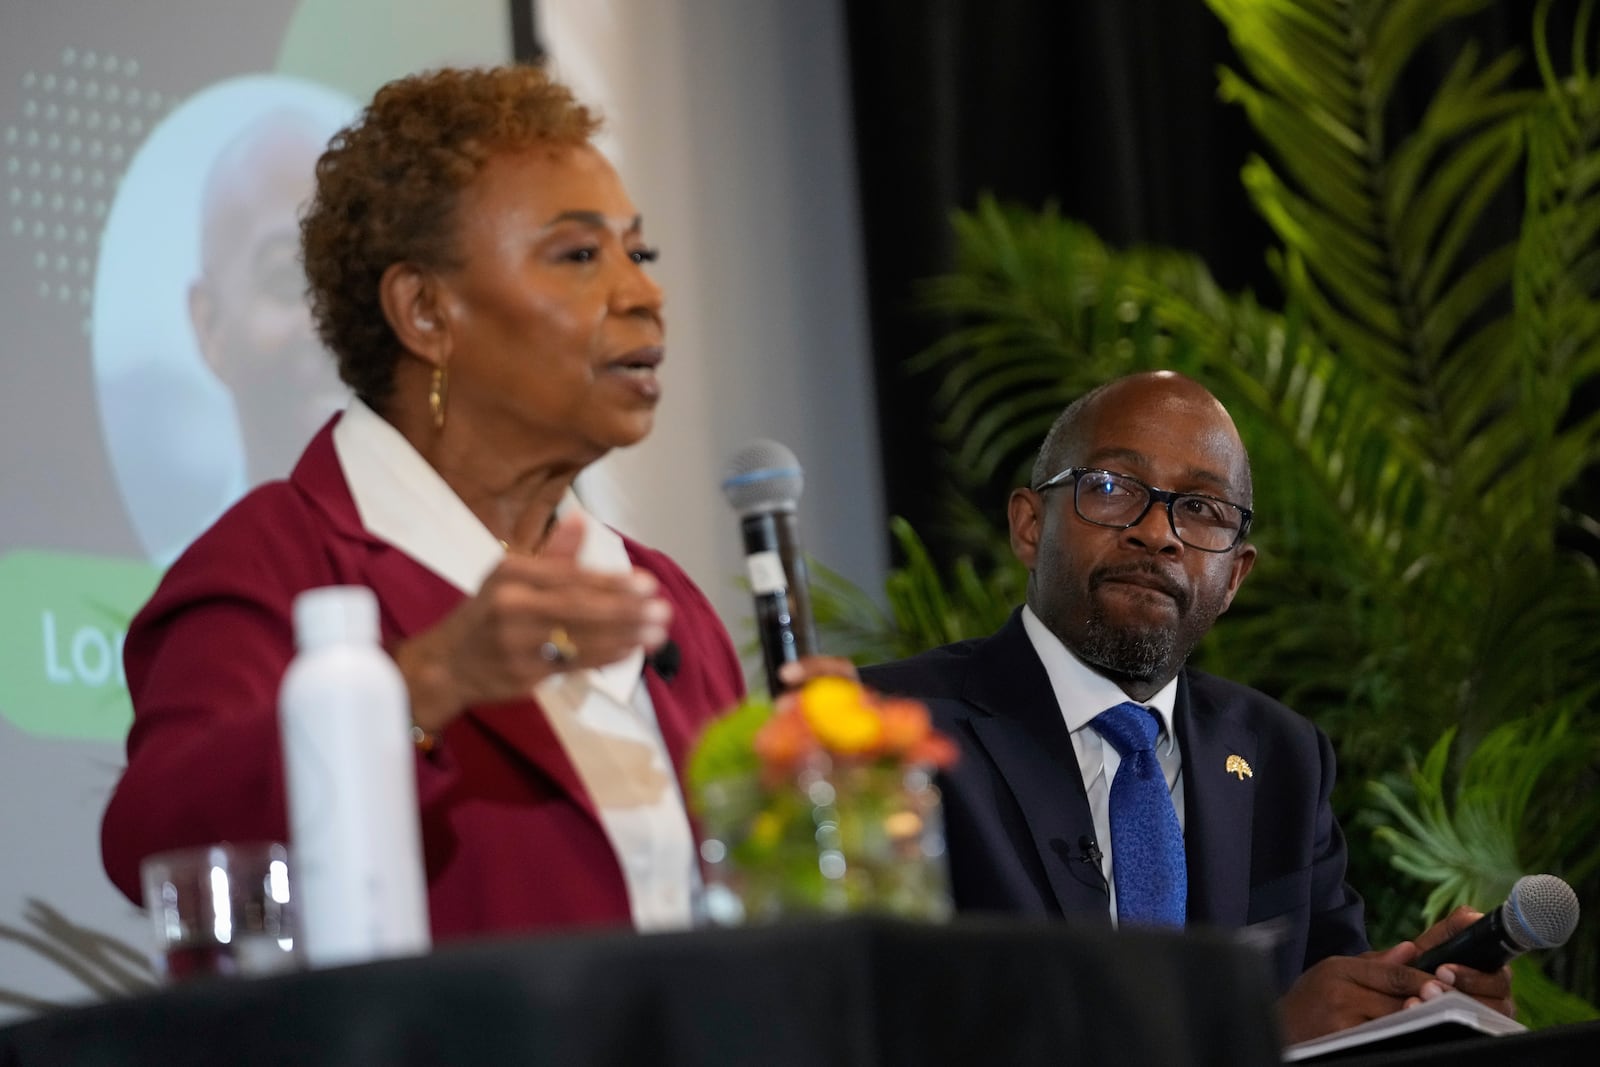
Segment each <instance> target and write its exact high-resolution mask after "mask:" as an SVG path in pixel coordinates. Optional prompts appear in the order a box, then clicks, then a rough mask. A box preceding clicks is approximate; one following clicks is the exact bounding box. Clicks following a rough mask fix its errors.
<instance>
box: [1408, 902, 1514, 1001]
mask: <svg viewBox="0 0 1600 1067" xmlns="http://www.w3.org/2000/svg"><path fill="white" fill-rule="evenodd" d="M1481 918H1483V912H1481V911H1474V910H1473V909H1472V908H1469V907H1467V906H1466V905H1462V906H1461V907H1459V908H1457V909H1456V910H1455V911H1453V912H1451V913H1450V914H1449V915H1446V916H1445V917H1444V918H1443V919H1440V920H1439V921H1438V922H1436V923H1434V924H1433V925H1432V926H1430V927H1428V929H1427V930H1425V931H1424V932H1423V933H1422V934H1420V935H1419V936H1418V937H1417V940H1416V952H1415V953H1413V954H1412V955H1411V956H1409V957H1407V962H1410V960H1412V959H1415V958H1416V957H1417V956H1420V955H1422V953H1424V952H1426V951H1428V950H1429V949H1431V948H1433V947H1434V946H1436V945H1442V944H1444V943H1445V942H1446V941H1448V940H1450V939H1451V938H1452V937H1455V936H1456V935H1457V934H1459V933H1461V931H1463V930H1465V929H1466V928H1467V927H1469V926H1471V925H1472V924H1473V923H1475V922H1477V921H1478V920H1479V919H1481ZM1397 947H1398V946H1397ZM1434 974H1435V975H1436V976H1437V977H1438V979H1439V981H1441V982H1443V983H1444V984H1445V985H1447V986H1450V987H1452V988H1454V989H1456V990H1457V991H1459V992H1462V993H1465V994H1466V995H1467V996H1469V997H1472V998H1474V999H1475V1000H1480V1001H1482V1002H1483V1003H1484V1004H1485V1005H1486V1006H1488V1007H1491V1008H1493V1009H1494V1010H1495V1011H1497V1012H1499V1013H1500V1014H1501V1015H1509V1016H1511V1017H1512V1018H1515V1017H1516V1014H1517V1006H1516V1004H1515V1003H1514V1002H1513V1001H1512V999H1511V968H1510V967H1502V968H1500V969H1499V970H1498V971H1479V970H1474V969H1473V968H1471V967H1465V966H1462V965H1461V964H1459V963H1446V964H1444V965H1442V966H1441V967H1439V969H1438V970H1437V971H1435V972H1434Z"/></svg>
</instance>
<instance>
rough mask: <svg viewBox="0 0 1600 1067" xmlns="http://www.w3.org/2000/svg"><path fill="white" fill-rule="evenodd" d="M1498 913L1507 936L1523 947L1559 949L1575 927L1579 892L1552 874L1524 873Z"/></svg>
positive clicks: (1576, 926) (1576, 925)
mask: <svg viewBox="0 0 1600 1067" xmlns="http://www.w3.org/2000/svg"><path fill="white" fill-rule="evenodd" d="M1500 914H1501V917H1502V918H1503V919H1504V920H1505V931H1506V936H1507V937H1509V938H1511V940H1513V941H1515V942H1516V943H1517V944H1518V945H1520V946H1521V947H1522V948H1524V949H1533V948H1558V947H1560V946H1561V945H1564V944H1566V943H1567V938H1569V937H1571V936H1572V931H1574V930H1576V929H1577V928H1578V894H1576V893H1574V892H1573V891H1572V887H1571V886H1570V885H1568V884H1567V883H1565V882H1563V881H1562V880H1561V879H1559V878H1557V877H1556V876H1555V875H1553V874H1530V875H1525V876H1524V877H1522V878H1518V879H1517V884H1516V885H1514V886H1512V887H1511V894H1510V895H1509V896H1507V897H1506V903H1505V908H1504V909H1503V910H1502V911H1501V913H1500Z"/></svg>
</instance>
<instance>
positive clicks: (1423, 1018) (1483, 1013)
mask: <svg viewBox="0 0 1600 1067" xmlns="http://www.w3.org/2000/svg"><path fill="white" fill-rule="evenodd" d="M1436 1026H1437V1027H1464V1028H1465V1030H1464V1031H1458V1032H1457V1033H1456V1034H1454V1035H1446V1034H1444V1033H1441V1034H1440V1035H1439V1040H1441V1041H1447V1040H1449V1039H1450V1037H1451V1036H1456V1037H1476V1036H1478V1035H1479V1034H1519V1033H1522V1032H1524V1031H1525V1030H1527V1029H1528V1028H1527V1027H1526V1026H1523V1025H1522V1024H1521V1023H1519V1022H1517V1020H1515V1019H1512V1018H1510V1017H1509V1016H1505V1015H1501V1014H1500V1013H1499V1012H1497V1011H1495V1010H1494V1009H1493V1008H1490V1007H1486V1006H1484V1005H1483V1004H1480V1003H1479V1002H1478V1001H1476V1000H1473V999H1472V998H1471V997H1469V996H1467V995H1466V994H1465V993H1457V992H1456V991H1455V990H1453V989H1452V990H1449V991H1448V992H1446V993H1445V994H1444V995H1443V996H1440V997H1435V998H1434V999H1432V1000H1425V1001H1423V1002H1422V1003H1421V1004H1418V1005H1417V1006H1416V1007H1414V1008H1404V1009H1402V1010H1400V1011H1397V1012H1394V1013H1393V1014H1391V1015H1385V1016H1384V1017H1383V1018H1381V1019H1373V1020H1371V1021H1370V1022H1364V1023H1362V1024H1360V1025H1359V1026H1352V1027H1350V1028H1349V1029H1347V1030H1340V1031H1338V1032H1337V1033H1332V1034H1327V1035H1325V1036H1323V1037H1316V1038H1312V1039H1311V1040H1310V1041H1302V1042H1300V1043H1299V1044H1298V1045H1290V1046H1289V1047H1288V1048H1286V1049H1284V1050H1283V1061H1284V1062H1285V1063H1293V1062H1295V1061H1296V1060H1309V1059H1313V1058H1315V1057H1317V1056H1322V1055H1326V1054H1327V1053H1330V1052H1337V1051H1338V1050H1340V1049H1346V1048H1356V1047H1357V1046H1360V1045H1370V1044H1374V1043H1376V1042H1380V1041H1387V1040H1389V1039H1391V1038H1395V1037H1399V1036H1400V1035H1402V1034H1414V1033H1416V1032H1417V1031H1419V1030H1426V1029H1428V1028H1430V1027H1436Z"/></svg>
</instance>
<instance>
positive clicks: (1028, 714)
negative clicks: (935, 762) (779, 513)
mask: <svg viewBox="0 0 1600 1067" xmlns="http://www.w3.org/2000/svg"><path fill="white" fill-rule="evenodd" d="M1157 487H1159V488H1157ZM1251 500H1252V493H1251V481H1250V466H1249V459H1248V457H1247V455H1246V454H1245V449H1244V445H1243V443H1242V442H1241V441H1240V439H1239V435H1238V432H1237V431H1236V430H1235V428H1234V425H1233V421H1232V419H1231V418H1229V416H1228V413H1227V411H1226V410H1225V409H1224V408H1223V407H1222V405H1221V404H1220V403H1219V402H1218V401H1217V400H1216V398H1215V397H1213V396H1212V395H1211V394H1210V393H1209V392H1207V391H1206V390H1205V389H1204V388H1203V387H1201V386H1200V385H1198V384H1197V383H1195V382H1194V381H1192V380H1190V379H1188V378H1185V377H1182V376H1180V375H1176V374H1172V373H1169V372H1159V373H1153V374H1140V375H1134V376H1132V377H1128V378H1122V379H1119V380H1117V381H1113V382H1110V383H1108V384H1106V385H1103V386H1101V387H1099V388H1098V389H1095V390H1094V391H1092V392H1090V393H1088V394H1087V395H1085V396H1084V397H1082V398H1081V399H1079V400H1078V401H1077V402H1075V403H1074V404H1072V405H1071V406H1070V407H1068V408H1067V410H1066V411H1064V412H1063V413H1062V415H1061V417H1060V418H1059V419H1057V420H1056V423H1055V425H1054V426H1053V427H1052V428H1051V430H1050V433H1049V435H1048V436H1047V437H1046V438H1045V441H1044V444H1043V447H1042V448H1041V449H1040V452H1039V458H1038V461H1037V463H1036V464H1035V466H1034V470H1033V477H1032V481H1031V486H1030V487H1029V488H1024V489H1017V490H1015V491H1013V493H1012V494H1011V498H1010V505H1009V518H1010V524H1011V545H1012V549H1013V550H1014V551H1015V552H1016V554H1017V557H1018V558H1019V559H1020V560H1022V562H1023V563H1024V564H1025V565H1026V566H1027V568H1028V570H1029V573H1030V577H1029V581H1028V594H1027V604H1026V605H1025V606H1024V607H1022V608H1020V609H1019V610H1018V611H1017V612H1016V613H1014V614H1013V615H1012V617H1011V618H1010V620H1009V621H1008V622H1007V623H1006V624H1005V625H1004V626H1002V627H1001V628H1000V630H999V631H998V632H997V633H995V634H993V635H992V636H990V637H987V638H982V639H978V640H972V641H965V642H961V643H959V644H955V645H948V646H945V647H943V648H938V649H934V650H933V651H931V652H928V653H925V654H923V655H920V656H917V657H914V658H912V659H908V660H902V661H900V662H897V663H889V664H883V665H880V666H877V667H872V668H868V669H866V670H864V671H863V672H862V677H863V680H864V681H865V682H866V683H867V684H869V685H871V686H873V687H874V688H877V689H880V690H883V691H886V692H891V693H899V694H903V695H907V696H913V697H917V698H920V699H922V700H924V701H925V702H926V703H927V704H928V706H929V709H930V711H931V712H932V714H933V716H934V720H935V722H936V724H937V725H938V726H939V727H940V728H941V729H942V730H944V731H945V732H946V733H948V734H949V735H950V736H951V737H952V738H954V739H955V740H956V741H957V743H958V744H959V745H960V747H961V750H962V758H961V760H960V762H959V763H958V764H957V765H956V767H955V768H954V769H953V770H952V771H951V772H950V773H949V774H948V776H947V777H946V779H945V781H944V782H943V783H942V788H943V790H944V802H945V821H946V831H947V834H948V837H949V846H950V851H949V854H950V865H951V878H952V883H953V889H954V894H955V899H956V904H957V907H958V908H960V909H961V910H964V911H998V912H1008V913H1013V914H1021V915H1032V916H1041V917H1042V916H1063V915H1064V916H1086V917H1090V918H1093V919H1096V920H1098V921H1102V922H1113V921H1115V919H1116V916H1117V890H1118V884H1117V871H1116V867H1115V865H1114V862H1113V861H1114V859H1115V856H1116V855H1117V853H1118V849H1117V845H1118V842H1117V841H1115V840H1113V838H1112V834H1111V830H1110V827H1111V815H1110V810H1109V809H1110V803H1109V799H1108V798H1109V794H1110V789H1111V783H1112V782H1113V781H1114V780H1115V775H1116V771H1117V768H1118V766H1119V765H1120V762H1121V759H1120V757H1119V756H1118V755H1117V750H1116V749H1115V748H1113V747H1112V745H1111V744H1109V743H1108V742H1107V741H1105V740H1102V737H1101V736H1100V734H1099V733H1098V732H1097V730H1096V729H1091V728H1090V720H1092V719H1094V718H1095V717H1096V716H1097V715H1098V714H1099V713H1100V712H1102V711H1105V710H1106V709H1107V708H1110V707H1111V706H1113V705H1116V704H1120V703H1123V702H1129V701H1131V702H1133V703H1134V704H1136V705H1143V708H1139V709H1136V710H1138V712H1139V714H1140V715H1141V716H1142V715H1145V714H1146V713H1147V712H1146V711H1145V709H1148V714H1153V715H1154V716H1155V718H1156V720H1157V721H1158V724H1157V727H1156V729H1157V739H1156V742H1155V757H1156V759H1158V760H1159V763H1160V770H1161V772H1162V773H1164V775H1165V778H1166V787H1167V792H1168V793H1169V794H1170V799H1171V802H1172V807H1173V812H1172V814H1175V815H1176V818H1177V821H1178V824H1179V826H1180V827H1181V833H1182V842H1183V844H1182V849H1183V853H1184V855H1183V857H1182V859H1181V860H1180V859H1177V858H1176V857H1175V858H1174V859H1173V861H1172V866H1173V867H1175V868H1176V870H1177V872H1178V878H1179V879H1180V883H1181V879H1182V876H1183V872H1184V871H1185V870H1186V874H1187V894H1186V898H1187V899H1186V901H1182V900H1180V901H1179V902H1178V904H1177V907H1178V909H1179V913H1180V914H1181V913H1182V911H1183V910H1184V909H1185V908H1186V911H1187V921H1188V922H1189V923H1190V924H1195V925H1206V926H1213V927H1221V928H1235V929H1236V928H1248V929H1250V930H1252V931H1253V932H1254V933H1256V934H1257V935H1259V940H1261V941H1262V942H1265V943H1270V944H1272V945H1273V946H1274V947H1273V966H1274V970H1275V973H1276V977H1277V980H1278V984H1279V988H1280V991H1281V992H1282V993H1283V997H1282V1000H1281V1001H1280V1017H1281V1020H1282V1022H1283V1028H1284V1035H1285V1037H1286V1039H1287V1040H1289V1041H1291V1042H1293V1041H1300V1040H1305V1039H1308V1038H1310V1037H1313V1036H1317V1035H1319V1034H1323V1033H1328V1032H1331V1031H1334V1030H1338V1029H1342V1028H1344V1027H1346V1026H1350V1025H1353V1024H1355V1023H1359V1022H1362V1021H1364V1020H1366V1019H1370V1018H1375V1017H1378V1016H1381V1015H1384V1014H1387V1013H1389V1012H1392V1011H1395V1010H1397V1009H1399V1008H1401V1007H1403V1006H1405V1005H1407V1004H1409V1003H1413V1002H1415V1001H1417V1000H1425V999H1432V998H1433V997H1436V996H1439V995H1441V994H1442V993H1443V992H1444V991H1445V989H1446V988H1447V987H1450V986H1453V987H1455V988H1456V989H1459V990H1461V991H1462V992H1465V993H1468V994H1470V995H1473V996H1476V997H1478V998H1480V999H1482V1000H1484V1001H1486V1002H1487V1003H1489V1004H1491V1005H1492V1006H1494V1007H1496V1008H1498V1009H1500V1010H1502V1011H1505V1012H1507V1013H1509V1012H1510V1010H1511V1000H1510V996H1511V987H1510V981H1511V980H1510V972H1509V971H1507V970H1501V971H1500V972H1498V973H1495V974H1485V973H1482V972H1479V971H1474V970H1470V969H1468V968H1465V967H1460V966H1454V965H1446V966H1444V967H1441V968H1439V970H1438V972H1437V973H1436V974H1434V975H1428V974H1425V973H1423V972H1421V971H1417V970H1414V969H1412V968H1410V967H1407V966H1406V964H1407V962H1408V961H1410V960H1411V959H1414V958H1415V957H1416V955H1417V954H1418V952H1420V951H1421V950H1423V949H1426V948H1428V947H1431V946H1432V945H1434V944H1437V943H1439V942H1442V941H1443V940H1445V939H1446V938H1448V937H1450V936H1452V935H1453V934H1454V933H1456V932H1458V931H1459V930H1461V929H1464V928H1465V927H1466V926H1467V925H1469V924H1470V923H1471V922H1473V921H1474V920H1475V919H1477V918H1478V913H1475V912H1473V911H1471V910H1469V909H1466V908H1462V909H1458V911H1457V912H1456V913H1455V914H1453V915H1451V916H1450V917H1449V918H1447V919H1445V920H1443V921H1442V922H1440V923H1438V924H1436V925H1435V926H1434V927H1433V928H1431V929H1430V930H1428V931H1427V932H1426V933H1424V934H1423V935H1421V936H1419V937H1418V938H1417V939H1416V941H1415V942H1403V943H1401V944H1400V945H1396V946H1395V947H1393V948H1391V949H1389V950H1387V951H1385V952H1381V953H1380V952H1371V951H1369V947H1368V944H1367V938H1366V932H1365V929H1364V926H1363V922H1362V905H1361V898H1360V897H1359V896H1357V895H1356V893H1355V892H1354V891H1353V890H1352V889H1351V888H1350V887H1349V886H1348V885H1347V884H1345V881H1344V875H1345V843H1344V837H1343V834H1342V833H1341V832H1340V829H1339V824H1338V822H1337V820H1336V819H1335V818H1334V816H1333V811H1332V808H1331V807H1330V805H1329V795H1330V793H1331V791H1332V789H1333V780H1334V759H1333V750H1332V747H1331V745H1330V744H1329V742H1328V738H1327V737H1326V735H1324V734H1323V733H1322V731H1321V730H1319V729H1317V728H1316V727H1315V726H1313V725H1312V724H1311V723H1310V722H1309V721H1307V720H1306V719H1304V718H1302V717H1300V716H1299V715H1297V714H1295V713H1294V712H1293V711H1290V710H1289V709H1288V708H1286V707H1284V706H1283V705H1282V704H1280V703H1278V702H1277V701H1275V700H1272V699H1271V698H1269V697H1267V696H1265V695H1263V694H1261V693H1258V692H1256V691H1255V690H1252V689H1249V688H1247V687H1245V686H1242V685H1237V684H1235V683H1233V682H1228V681H1224V680H1222V679H1220V678H1214V677H1211V676H1209V675H1206V674H1202V673H1201V672H1199V671H1196V670H1192V669H1190V668H1188V667H1186V666H1185V665H1184V661H1185V660H1186V659H1187V657H1188V655H1189V653H1190V652H1191V651H1192V650H1193V649H1194V647H1195V645H1196V644H1197V643H1198V642H1199V641H1200V639H1201V638H1202V637H1203V636H1204V635H1205V633H1206V632H1207V631H1208V630H1209V629H1210V628H1211V625H1212V624H1213V623H1214V622H1215V621H1216V620H1217V617H1218V616H1219V615H1221V614H1222V613H1223V612H1224V611H1226V610H1227V608H1228V605H1229V604H1230V603H1231V602H1232V601H1233V597H1234V594H1235V593H1236V592H1237V591H1238V589H1239V585H1240V583H1242V582H1243V581H1244V578H1245V576H1246V575H1247V574H1249V573H1250V568H1251V566H1252V565H1253V564H1254V562H1255V557H1256V549H1255V547H1254V546H1253V545H1251V544H1250V543H1249V541H1248V540H1247V539H1246V538H1247V537H1248V534H1249V529H1250V521H1251V517H1252V515H1251V511H1250V506H1251ZM1155 794H1156V797H1157V800H1158V803H1159V804H1160V805H1161V806H1162V807H1163V808H1164V807H1165V804H1166V801H1165V800H1164V799H1161V797H1160V790H1159V789H1157V790H1156V791H1155ZM1164 817H1166V818H1170V817H1171V815H1164ZM1174 837H1176V833H1174ZM1125 847H1126V846H1125ZM1130 859H1131V857H1130ZM1123 888H1124V889H1125V891H1126V893H1125V895H1127V896H1129V897H1132V896H1133V895H1134V894H1135V893H1137V892H1139V891H1140V888H1141V887H1132V886H1124V887H1123ZM1178 894H1179V896H1182V895H1183V892H1182V890H1181V888H1180V889H1179V891H1178Z"/></svg>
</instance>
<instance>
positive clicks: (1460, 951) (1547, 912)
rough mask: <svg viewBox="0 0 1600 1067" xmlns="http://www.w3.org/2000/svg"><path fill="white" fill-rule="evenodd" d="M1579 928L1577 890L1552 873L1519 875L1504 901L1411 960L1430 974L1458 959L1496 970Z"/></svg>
mask: <svg viewBox="0 0 1600 1067" xmlns="http://www.w3.org/2000/svg"><path fill="white" fill-rule="evenodd" d="M1577 927H1578V894H1576V893H1574V892H1573V891H1572V887H1571V886H1570V885H1568V884H1567V883H1565V882H1563V881H1562V880H1561V879H1559V878H1557V877H1556V876H1555V875H1553V874H1530V875H1525V876H1524V877H1522V878H1518V879H1517V884H1516V885H1514V886H1512V887H1511V892H1510V894H1509V895H1508V896H1507V897H1506V902H1505V903H1504V904H1502V905H1500V906H1499V907H1498V908H1496V909H1494V910H1493V911H1491V912H1489V913H1488V914H1487V915H1485V916H1484V917H1483V918H1481V919H1479V920H1478V921H1477V922H1475V923H1473V924H1472V925H1471V926H1469V927H1467V928H1466V929H1465V930H1463V931H1461V932H1460V933H1459V934H1457V935H1456V936H1455V937H1452V938H1451V939H1450V940H1448V941H1446V942H1445V943H1444V944H1442V945H1438V946H1436V947H1434V948H1431V949H1429V950H1428V951H1427V952H1424V953H1423V954H1422V955H1420V956H1418V957H1417V958H1416V959H1415V960H1414V961H1412V964H1411V966H1413V967H1415V968H1417V970H1419V971H1428V972H1429V973H1432V972H1433V971H1436V970H1438V969H1439V967H1440V965H1441V964H1446V963H1459V964H1461V965H1462V966H1463V967H1471V968H1474V969H1475V970H1479V971H1498V970H1499V969H1500V968H1501V967H1504V966H1505V965H1506V962H1507V961H1508V960H1511V959H1513V958H1515V957H1517V956H1520V955H1522V954H1523V953H1524V952H1527V951H1529V950H1530V949H1536V948H1560V947H1561V946H1562V945H1564V944H1566V942H1567V938H1569V937H1571V936H1572V931H1573V930H1575V929H1577Z"/></svg>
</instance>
